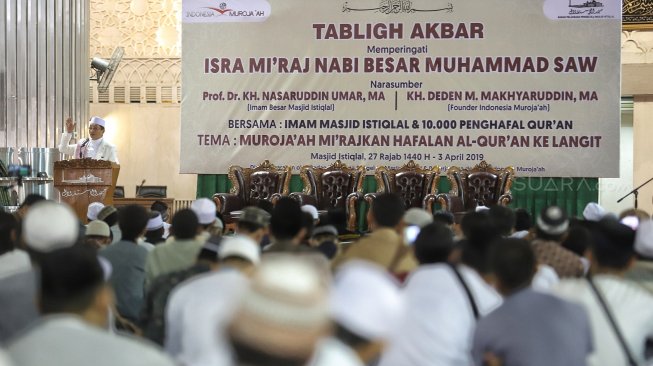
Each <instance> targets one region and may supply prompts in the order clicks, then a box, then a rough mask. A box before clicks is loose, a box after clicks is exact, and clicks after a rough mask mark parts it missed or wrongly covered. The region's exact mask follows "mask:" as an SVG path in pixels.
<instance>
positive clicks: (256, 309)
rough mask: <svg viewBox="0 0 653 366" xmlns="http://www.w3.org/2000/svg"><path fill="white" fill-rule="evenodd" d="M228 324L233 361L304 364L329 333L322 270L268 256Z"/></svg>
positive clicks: (254, 365)
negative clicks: (319, 342)
mask: <svg viewBox="0 0 653 366" xmlns="http://www.w3.org/2000/svg"><path fill="white" fill-rule="evenodd" d="M279 203H280V202H279ZM279 203H277V206H278V204H279ZM275 210H276V207H275ZM272 218H273V220H274V213H273V214H272ZM270 309H276V310H275V311H270ZM227 329H228V330H227V337H228V339H229V340H230V343H231V345H232V349H233V352H234V356H235V363H234V364H235V365H238V366H277V365H284V366H304V365H306V364H307V362H308V360H309V359H310V358H311V356H312V354H313V352H314V350H315V347H316V345H317V343H318V341H319V340H321V339H323V338H325V337H327V336H329V335H330V321H329V311H328V297H327V290H326V288H325V287H324V283H323V281H322V278H321V275H320V272H319V270H317V269H316V268H315V267H314V266H313V265H312V264H310V263H308V262H306V261H304V260H303V259H302V258H301V257H297V256H293V255H287V254H269V255H266V258H265V259H264V260H263V261H262V262H261V264H260V266H259V267H258V268H257V270H256V271H255V273H254V276H253V278H252V281H251V285H250V286H249V289H248V290H247V292H246V293H245V294H244V296H243V300H242V301H241V302H240V304H238V305H237V308H236V314H235V316H234V317H233V318H232V320H231V322H230V325H229V326H228V328H227Z"/></svg>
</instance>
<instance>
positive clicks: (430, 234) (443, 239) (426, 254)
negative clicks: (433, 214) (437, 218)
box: [413, 222, 456, 265]
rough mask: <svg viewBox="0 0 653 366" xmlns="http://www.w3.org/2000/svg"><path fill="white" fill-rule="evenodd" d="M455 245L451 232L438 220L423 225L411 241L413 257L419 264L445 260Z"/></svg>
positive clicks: (448, 257)
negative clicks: (412, 241) (413, 240)
mask: <svg viewBox="0 0 653 366" xmlns="http://www.w3.org/2000/svg"><path fill="white" fill-rule="evenodd" d="M455 247H456V244H455V242H454V238H453V232H452V231H451V229H449V227H447V226H445V225H444V224H441V223H439V222H434V223H432V224H429V225H426V226H425V227H423V228H422V229H421V230H420V232H419V234H418V235H417V238H416V239H415V242H414V243H413V249H414V253H415V258H417V261H418V262H419V264H421V265H424V264H432V263H443V262H447V261H448V260H449V259H450V256H451V253H452V252H453V250H454V249H455Z"/></svg>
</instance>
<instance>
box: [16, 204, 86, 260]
mask: <svg viewBox="0 0 653 366" xmlns="http://www.w3.org/2000/svg"><path fill="white" fill-rule="evenodd" d="M79 225H80V224H79V220H78V219H77V216H76V215H75V213H74V212H73V210H72V209H71V208H70V207H69V206H66V205H63V204H60V203H56V202H53V201H41V202H38V203H35V204H34V205H32V207H31V208H30V210H29V211H28V212H27V215H25V219H24V220H23V225H22V230H23V233H22V240H23V242H24V244H25V247H26V248H27V251H28V252H29V253H30V256H31V257H32V260H35V261H37V262H38V261H39V260H40V257H41V255H43V254H45V253H49V252H52V251H54V250H57V249H61V248H67V247H70V246H72V245H74V244H75V243H76V242H77V239H78V237H79Z"/></svg>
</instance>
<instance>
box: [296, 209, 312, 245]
mask: <svg viewBox="0 0 653 366" xmlns="http://www.w3.org/2000/svg"><path fill="white" fill-rule="evenodd" d="M301 221H302V228H303V229H304V230H303V231H304V236H303V237H302V239H301V241H300V244H301V245H302V246H306V247H309V246H310V244H309V243H308V241H309V239H310V238H311V235H312V234H313V227H314V225H315V221H314V220H313V216H312V215H311V214H310V213H308V212H305V211H303V210H302V218H301Z"/></svg>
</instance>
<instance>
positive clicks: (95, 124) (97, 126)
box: [88, 116, 106, 140]
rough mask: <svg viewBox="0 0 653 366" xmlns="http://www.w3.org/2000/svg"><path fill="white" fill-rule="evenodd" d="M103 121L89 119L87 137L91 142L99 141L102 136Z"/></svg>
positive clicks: (95, 118) (95, 117)
mask: <svg viewBox="0 0 653 366" xmlns="http://www.w3.org/2000/svg"><path fill="white" fill-rule="evenodd" d="M105 124H106V123H105V121H104V120H103V119H102V118H100V117H97V116H94V117H91V120H90V121H88V135H89V136H90V137H91V140H97V139H101V138H102V137H103V136H104V126H105Z"/></svg>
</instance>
